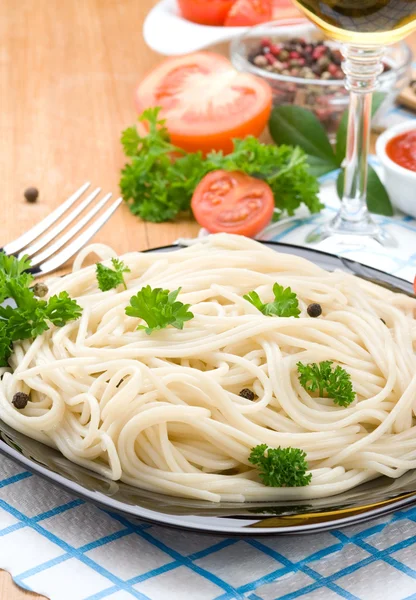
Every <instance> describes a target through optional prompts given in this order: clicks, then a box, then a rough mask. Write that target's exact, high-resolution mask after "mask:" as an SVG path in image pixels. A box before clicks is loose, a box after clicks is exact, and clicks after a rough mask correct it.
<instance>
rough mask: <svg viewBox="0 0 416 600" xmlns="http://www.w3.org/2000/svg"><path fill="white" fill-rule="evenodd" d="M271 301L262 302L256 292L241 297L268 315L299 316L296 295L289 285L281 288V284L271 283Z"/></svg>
mask: <svg viewBox="0 0 416 600" xmlns="http://www.w3.org/2000/svg"><path fill="white" fill-rule="evenodd" d="M273 294H274V300H273V302H267V303H266V304H265V303H264V302H262V300H261V298H260V296H259V295H258V293H257V292H254V291H253V292H249V293H248V294H245V295H244V296H243V298H244V299H245V300H248V302H250V303H251V304H252V305H253V306H255V307H256V308H257V309H258V310H259V311H260V312H262V313H263V314H264V315H266V316H268V317H299V315H300V310H299V302H298V297H297V296H296V294H295V293H294V292H292V290H291V288H290V287H287V288H283V286H282V285H279V284H278V283H275V284H274V285H273Z"/></svg>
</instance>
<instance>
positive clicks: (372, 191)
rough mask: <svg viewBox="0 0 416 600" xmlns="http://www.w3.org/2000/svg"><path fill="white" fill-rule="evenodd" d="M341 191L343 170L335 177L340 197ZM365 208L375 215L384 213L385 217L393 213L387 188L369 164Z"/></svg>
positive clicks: (342, 188) (342, 189)
mask: <svg viewBox="0 0 416 600" xmlns="http://www.w3.org/2000/svg"><path fill="white" fill-rule="evenodd" d="M343 191H344V170H342V171H340V173H339V175H338V179H337V192H338V196H339V197H340V198H342V194H343ZM367 208H368V210H369V211H370V212H372V213H376V214H377V215H384V216H385V217H391V216H392V215H393V207H392V205H391V202H390V198H389V195H388V193H387V190H386V188H385V187H384V185H383V184H382V183H381V181H380V178H379V176H378V175H377V173H376V171H375V170H374V169H373V167H372V166H371V165H368V178H367Z"/></svg>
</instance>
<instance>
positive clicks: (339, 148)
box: [335, 92, 386, 167]
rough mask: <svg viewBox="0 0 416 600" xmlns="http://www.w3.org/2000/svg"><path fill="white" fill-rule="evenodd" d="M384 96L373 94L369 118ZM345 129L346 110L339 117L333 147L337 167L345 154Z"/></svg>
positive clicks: (381, 93) (372, 115)
mask: <svg viewBox="0 0 416 600" xmlns="http://www.w3.org/2000/svg"><path fill="white" fill-rule="evenodd" d="M385 97H386V94H385V93H384V92H374V94H373V101H372V104H371V118H373V117H374V115H375V114H376V112H377V111H378V109H379V108H380V106H381V105H382V104H383V102H384V99H385ZM347 129H348V110H346V111H345V112H344V114H343V115H342V117H341V122H340V124H339V127H338V131H337V141H336V146H335V156H336V161H337V164H338V166H339V167H340V166H341V163H342V161H343V160H344V158H345V154H346V152H347Z"/></svg>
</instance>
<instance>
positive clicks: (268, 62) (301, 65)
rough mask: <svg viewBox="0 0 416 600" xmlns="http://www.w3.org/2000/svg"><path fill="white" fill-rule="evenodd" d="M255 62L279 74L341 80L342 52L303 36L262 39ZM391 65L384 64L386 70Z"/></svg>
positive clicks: (257, 65)
mask: <svg viewBox="0 0 416 600" xmlns="http://www.w3.org/2000/svg"><path fill="white" fill-rule="evenodd" d="M250 61H251V63H252V64H254V65H256V67H260V68H261V69H265V70H266V71H270V72H273V73H277V74H279V75H290V76H292V77H301V78H304V79H327V80H334V79H335V80H340V79H343V78H344V73H343V72H342V69H341V62H342V54H341V51H340V50H338V49H337V48H334V47H333V46H331V45H329V44H327V43H326V42H324V41H319V42H308V41H306V40H305V39H304V38H291V39H289V40H286V41H284V42H279V43H273V41H272V40H271V39H270V38H265V39H263V40H261V42H260V46H259V48H258V49H257V50H256V51H255V52H253V53H252V55H251V57H250ZM387 69H388V66H387V65H384V70H387Z"/></svg>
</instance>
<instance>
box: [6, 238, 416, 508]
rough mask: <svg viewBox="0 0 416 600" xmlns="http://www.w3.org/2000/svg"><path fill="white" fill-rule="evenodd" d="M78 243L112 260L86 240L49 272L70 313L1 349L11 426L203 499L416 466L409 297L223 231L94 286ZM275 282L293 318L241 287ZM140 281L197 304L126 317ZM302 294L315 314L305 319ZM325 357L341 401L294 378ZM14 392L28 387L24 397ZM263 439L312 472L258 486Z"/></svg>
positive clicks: (141, 480)
mask: <svg viewBox="0 0 416 600" xmlns="http://www.w3.org/2000/svg"><path fill="white" fill-rule="evenodd" d="M91 251H94V252H95V253H96V254H98V256H99V258H100V260H103V261H104V264H108V265H109V266H111V264H110V262H109V261H108V259H109V257H110V256H113V255H114V254H113V253H112V252H111V251H109V249H108V248H106V247H105V246H101V245H95V246H90V247H89V248H87V249H85V250H84V251H83V252H81V254H80V255H79V256H78V258H77V260H76V261H75V265H74V271H73V273H72V274H70V275H68V276H66V277H64V278H59V279H54V280H52V281H49V282H48V286H49V294H50V295H52V294H56V293H59V292H60V291H62V290H66V291H68V293H69V295H70V296H71V297H73V298H76V300H77V301H78V303H79V304H80V305H81V306H82V308H83V314H82V317H81V318H80V319H79V320H78V321H72V322H70V323H68V324H67V325H66V326H64V327H62V328H60V329H59V328H56V327H52V328H51V329H50V330H48V331H46V332H45V333H44V334H43V335H41V336H39V337H38V338H37V339H36V340H34V341H33V342H29V341H26V342H21V343H16V344H15V346H14V354H13V356H12V358H11V366H12V371H13V372H6V373H5V374H4V376H3V379H2V381H1V382H0V410H1V418H2V419H3V420H4V421H5V422H7V423H8V424H9V425H10V426H12V427H14V428H15V429H17V430H18V431H20V432H22V433H24V434H26V435H28V436H30V437H32V438H35V439H37V440H40V441H42V442H44V443H46V444H49V445H51V446H54V447H56V448H58V449H59V450H60V451H61V452H62V453H63V454H64V455H65V456H66V457H68V458H69V459H70V460H71V461H74V462H75V463H77V464H80V465H83V466H85V467H88V468H90V469H93V470H94V471H96V472H99V473H101V474H103V475H105V476H107V477H109V478H111V479H113V480H118V479H120V480H122V481H124V482H126V483H129V484H132V485H134V486H137V487H141V488H144V489H147V490H152V491H156V492H162V493H166V494H171V495H176V496H182V497H189V498H198V499H205V500H211V501H214V502H217V501H220V500H230V501H244V500H247V501H250V500H267V499H292V498H296V499H299V498H312V497H314V498H317V497H325V496H329V495H332V494H337V493H340V492H343V491H346V490H348V489H350V488H352V487H354V486H356V485H358V484H360V483H361V482H364V481H366V480H369V479H372V478H374V477H377V476H379V475H381V474H383V475H388V476H389V477H394V478H396V477H399V476H400V475H402V474H403V473H405V472H406V471H408V470H410V469H414V468H416V427H415V414H416V359H415V352H414V342H415V337H416V323H415V320H414V309H415V308H416V301H415V300H414V299H412V298H410V297H407V296H405V295H401V294H395V293H393V292H390V291H388V290H386V289H383V288H381V287H379V286H376V285H374V284H371V283H369V282H366V281H363V280H361V279H359V278H355V277H354V276H351V275H347V274H345V273H341V272H334V273H328V272H326V271H324V270H322V269H321V268H319V267H317V266H316V265H314V264H312V263H310V262H308V261H306V260H304V259H301V258H298V257H295V256H291V255H285V254H278V253H276V252H274V251H273V250H271V249H269V248H266V247H264V246H262V245H260V244H259V243H257V242H254V241H252V240H248V239H246V238H243V237H239V236H230V235H225V234H219V235H215V236H210V237H208V238H205V239H203V240H199V241H197V242H195V243H193V244H191V245H190V246H189V247H187V248H185V249H181V250H178V251H174V252H167V253H163V254H160V253H131V254H127V255H125V256H123V257H122V259H123V261H124V262H125V263H126V264H127V265H128V266H129V268H130V269H131V272H130V273H126V276H125V279H126V283H127V286H128V289H127V290H126V291H124V290H122V291H121V290H120V288H118V289H117V290H114V289H113V290H111V291H109V292H101V291H99V289H98V287H97V281H96V276H95V267H94V266H90V267H86V268H82V264H83V262H84V261H85V258H86V256H87V255H88V254H89V253H91ZM274 282H278V283H279V284H280V285H283V286H285V287H286V286H290V287H291V288H292V290H293V291H294V292H296V294H297V296H298V298H299V305H300V308H301V311H302V312H301V316H300V318H293V317H290V318H279V317H269V316H264V315H263V314H262V313H261V312H259V311H258V310H257V309H256V308H255V307H254V306H252V305H251V304H250V303H249V302H247V301H246V300H244V299H243V295H244V294H246V293H248V292H249V291H251V290H256V291H257V292H258V293H259V295H260V297H261V298H262V299H263V301H264V302H268V301H271V300H273V294H272V286H273V283H274ZM145 285H150V286H151V287H153V288H154V287H161V288H164V289H169V290H175V289H177V288H178V287H181V288H182V290H181V292H180V296H179V299H180V300H181V301H182V302H184V303H189V304H191V309H190V310H191V311H192V312H193V314H194V315H195V317H194V318H193V319H192V320H190V321H188V322H187V323H185V326H184V329H183V330H177V329H174V328H173V327H168V328H166V329H163V330H160V331H154V332H153V333H152V334H151V335H150V336H149V335H147V334H146V333H145V331H143V330H136V327H137V325H138V323H139V321H138V319H135V318H132V317H127V316H126V314H125V307H126V306H127V305H128V304H129V300H130V298H131V296H132V295H133V294H135V293H137V292H138V291H139V290H140V289H141V288H142V287H143V286H145ZM312 302H318V303H320V304H321V306H322V309H323V313H322V316H321V317H319V318H311V317H309V316H308V314H307V312H306V308H307V306H308V304H310V303H312ZM383 320H384V322H383ZM324 360H331V361H334V363H335V364H339V365H341V366H342V367H343V368H344V369H345V370H346V371H348V372H349V374H350V375H351V380H352V383H353V386H354V389H355V391H356V399H355V401H354V402H353V403H352V404H351V405H349V406H348V407H347V408H342V407H339V406H336V405H335V404H334V403H333V402H332V401H331V400H330V399H328V398H317V397H312V395H311V394H310V393H308V392H307V391H305V389H303V388H302V387H301V385H300V383H299V379H298V372H297V368H296V363H297V362H298V361H302V362H303V363H305V364H306V363H311V362H320V361H324ZM242 388H250V389H251V390H253V392H254V393H255V395H256V398H257V399H255V400H254V401H251V400H248V399H246V398H243V397H241V396H240V395H239V392H240V391H241V389H242ZM17 392H26V393H30V402H29V403H28V404H27V406H26V408H24V409H23V410H17V409H16V408H14V406H13V405H12V403H11V401H12V398H13V396H14V394H15V393H17ZM261 443H265V444H267V445H268V446H270V447H278V446H281V447H289V446H291V447H295V448H300V449H303V450H304V451H305V452H306V453H307V459H308V463H309V468H310V471H311V473H312V482H311V484H310V485H309V486H307V487H302V488H274V487H267V486H265V485H263V484H262V483H261V481H260V479H259V477H258V472H257V470H256V469H254V468H253V466H252V465H251V464H250V463H249V461H248V457H249V454H250V450H251V448H253V447H254V446H256V445H257V444H261Z"/></svg>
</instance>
